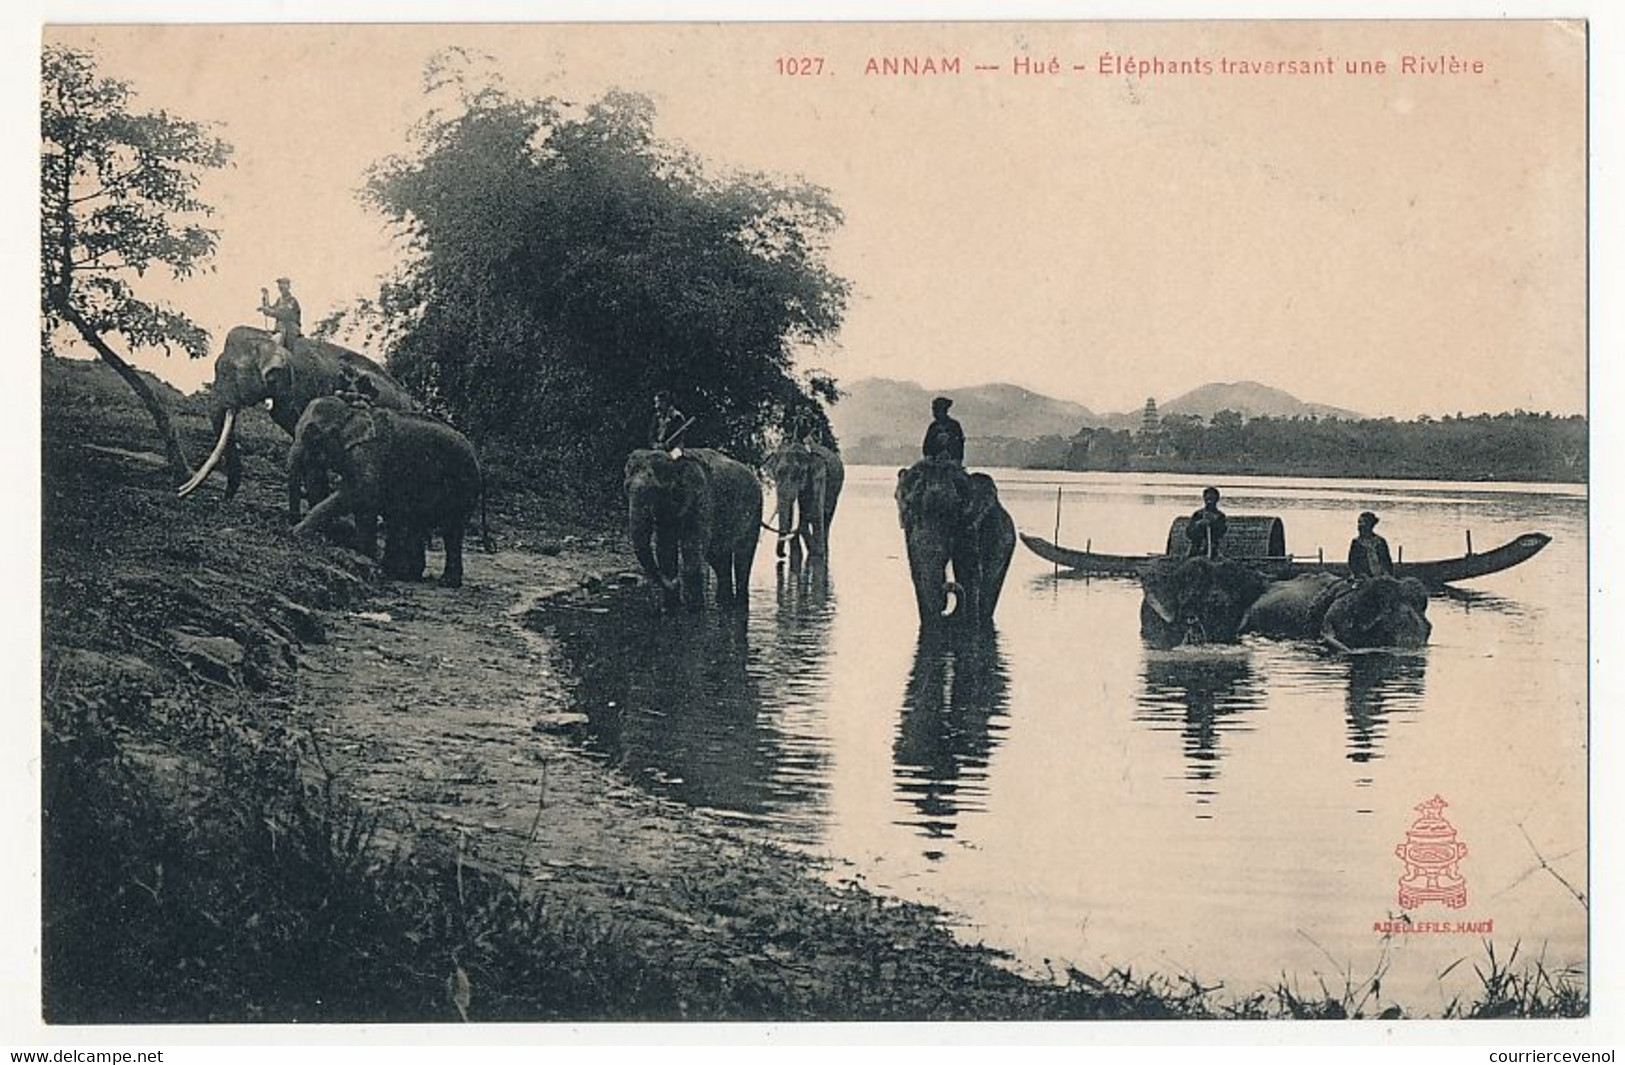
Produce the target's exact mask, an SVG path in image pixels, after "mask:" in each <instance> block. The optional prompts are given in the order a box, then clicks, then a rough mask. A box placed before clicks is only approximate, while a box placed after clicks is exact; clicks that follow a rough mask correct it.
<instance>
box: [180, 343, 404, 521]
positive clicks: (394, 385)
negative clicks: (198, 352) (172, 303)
mask: <svg viewBox="0 0 1625 1065" xmlns="http://www.w3.org/2000/svg"><path fill="white" fill-rule="evenodd" d="M356 382H366V384H365V385H363V386H362V387H364V388H365V389H367V391H368V392H369V393H370V395H371V398H372V403H373V405H374V406H377V407H386V408H389V409H391V410H403V411H405V410H412V409H413V408H414V406H415V404H414V403H413V401H412V397H411V396H410V395H409V394H408V393H407V391H406V389H405V388H404V387H402V386H401V384H400V382H398V381H396V380H395V379H394V378H393V377H391V376H389V374H388V373H386V372H385V371H384V368H383V367H381V366H379V365H378V364H377V363H375V362H373V361H372V360H371V359H369V358H367V357H366V356H365V355H358V354H356V353H355V352H353V351H350V350H349V349H347V348H341V347H339V346H338V345H337V344H329V343H328V342H327V341H325V340H317V339H314V338H312V337H300V338H299V339H298V340H295V341H294V345H293V349H292V350H291V351H290V350H289V349H287V348H285V347H283V346H282V345H281V344H280V343H278V342H277V336H276V334H275V333H271V332H267V331H266V330H264V329H255V328H254V327H253V326H247V325H240V326H238V327H237V328H235V329H233V330H232V331H231V332H229V333H227V334H226V345H225V347H224V348H223V349H221V352H220V354H219V355H218V356H217V357H216V358H215V361H214V384H213V385H212V386H211V388H210V399H211V401H212V408H211V411H210V420H211V423H212V424H213V426H214V431H215V434H216V436H217V437H218V439H217V441H216V443H215V445H214V450H213V451H212V452H210V454H209V457H208V459H206V460H205V461H204V463H203V465H202V466H200V467H199V468H198V471H197V473H195V474H193V475H192V479H191V480H189V481H187V482H186V483H185V484H183V485H181V487H180V489H179V490H178V491H179V494H180V496H181V497H182V498H184V497H186V496H189V495H191V494H192V493H193V492H194V491H196V490H197V488H198V486H199V485H201V484H202V483H203V482H204V481H205V480H206V479H207V478H208V476H209V474H211V473H213V472H214V470H215V467H216V466H218V465H219V464H220V460H221V459H222V458H224V459H225V462H226V498H227V499H230V498H231V497H232V496H234V495H236V494H237V488H238V486H239V485H240V484H241V483H242V475H243V470H242V458H241V456H240V455H239V454H238V452H237V440H236V437H235V432H234V430H235V428H236V422H237V414H238V412H239V411H242V410H246V409H248V408H249V407H256V406H259V405H260V404H261V403H264V402H265V401H266V400H270V401H271V420H272V421H274V422H276V424H278V425H280V426H281V427H282V429H283V430H284V431H285V432H286V433H287V434H288V435H289V436H293V435H294V434H295V432H297V430H298V426H299V418H300V416H301V415H303V414H304V413H305V408H306V407H307V406H309V405H310V402H311V401H312V400H314V399H316V398H318V397H320V396H331V395H332V394H333V393H334V392H335V391H337V390H338V388H339V387H340V386H341V385H345V384H351V383H356ZM302 487H303V485H301V484H300V483H297V482H292V481H290V482H289V484H288V495H289V498H290V501H291V503H290V509H292V510H294V511H295V512H296V514H295V516H296V517H297V510H298V506H297V502H296V501H297V499H298V495H299V492H300V490H301V489H302ZM311 487H312V496H313V498H320V497H321V496H322V495H325V494H326V490H325V486H323V485H320V484H313V485H312V486H311Z"/></svg>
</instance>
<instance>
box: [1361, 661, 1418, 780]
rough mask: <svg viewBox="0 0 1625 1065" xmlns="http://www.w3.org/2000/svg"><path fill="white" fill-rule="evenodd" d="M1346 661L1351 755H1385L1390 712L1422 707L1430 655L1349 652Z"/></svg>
mask: <svg viewBox="0 0 1625 1065" xmlns="http://www.w3.org/2000/svg"><path fill="white" fill-rule="evenodd" d="M1345 661H1346V662H1347V665H1348V671H1349V675H1348V699H1347V701H1346V703H1345V710H1346V713H1347V716H1348V726H1349V741H1348V757H1349V761H1351V762H1369V761H1372V760H1373V759H1376V758H1381V757H1382V741H1383V738H1384V737H1385V736H1386V735H1387V732H1388V724H1387V721H1386V720H1385V719H1386V718H1387V717H1388V715H1389V714H1392V713H1402V714H1411V713H1415V712H1416V711H1417V710H1419V709H1420V708H1421V705H1422V688H1423V683H1422V682H1423V677H1424V676H1425V674H1426V673H1427V662H1428V659H1427V655H1426V654H1425V653H1421V654H1418V653H1412V654H1396V653H1390V652H1387V651H1376V652H1371V653H1369V654H1358V655H1347V656H1345ZM1361 783H1362V784H1369V781H1368V780H1362V781H1361Z"/></svg>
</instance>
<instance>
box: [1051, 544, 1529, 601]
mask: <svg viewBox="0 0 1625 1065" xmlns="http://www.w3.org/2000/svg"><path fill="white" fill-rule="evenodd" d="M1021 542H1022V543H1024V544H1026V545H1027V548H1028V550H1030V551H1032V553H1033V554H1035V555H1037V556H1038V557H1039V558H1042V559H1043V560H1044V561H1046V562H1053V563H1055V564H1056V565H1058V566H1065V567H1066V568H1068V569H1070V570H1074V571H1076V572H1078V573H1085V574H1093V575H1095V576H1101V577H1138V576H1139V575H1140V570H1141V568H1142V567H1144V566H1145V565H1146V564H1148V563H1150V562H1152V561H1153V560H1155V559H1159V558H1164V557H1166V556H1163V555H1105V554H1100V553H1099V552H1095V551H1078V550H1076V549H1074V548H1070V547H1062V546H1060V545H1059V544H1052V543H1050V542H1049V541H1048V540H1045V539H1043V538H1042V537H1038V536H1029V535H1028V534H1026V533H1022V534H1021ZM1551 542H1552V538H1551V537H1550V536H1547V535H1546V534H1545V533H1524V534H1523V535H1522V536H1519V537H1517V538H1515V539H1512V540H1508V541H1507V542H1506V543H1504V544H1502V545H1501V546H1499V547H1495V548H1491V549H1490V550H1488V551H1479V552H1474V553H1472V554H1467V555H1462V556H1460V557H1459V558H1443V559H1434V560H1431V561H1425V562H1401V563H1399V564H1397V565H1396V566H1394V572H1395V576H1399V577H1416V578H1417V579H1419V580H1421V581H1422V582H1423V583H1424V584H1426V585H1428V586H1429V587H1434V588H1437V587H1442V586H1443V585H1446V584H1453V583H1455V582H1456V581H1465V580H1471V579H1473V578H1474V577H1484V576H1487V575H1489V574H1491V573H1499V572H1501V571H1502V570H1506V569H1511V568H1512V567H1513V566H1516V565H1517V564H1518V563H1520V562H1526V561H1528V560H1529V559H1530V558H1533V557H1534V556H1535V555H1536V554H1538V553H1539V551H1540V549H1541V548H1543V547H1545V546H1546V545H1547V544H1549V543H1551ZM1236 561H1238V562H1245V563H1246V564H1247V565H1249V566H1257V567H1259V568H1260V569H1262V570H1266V571H1268V572H1269V574H1270V576H1272V577H1296V576H1297V575H1298V574H1300V573H1335V574H1337V575H1339V576H1343V575H1345V574H1347V573H1348V564H1347V563H1344V562H1321V561H1320V560H1318V559H1314V558H1295V557H1293V556H1291V555H1279V556H1268V555H1263V556H1255V557H1249V558H1238V559H1236Z"/></svg>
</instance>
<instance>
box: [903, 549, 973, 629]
mask: <svg viewBox="0 0 1625 1065" xmlns="http://www.w3.org/2000/svg"><path fill="white" fill-rule="evenodd" d="M908 563H909V573H910V576H911V577H912V578H913V580H914V603H915V606H916V607H917V608H918V610H919V612H920V623H921V624H922V625H929V624H931V623H932V622H934V621H937V620H938V619H940V618H945V617H952V616H953V615H954V614H955V613H956V612H957V610H958V605H959V601H960V600H961V599H963V598H964V596H963V592H962V589H961V588H960V586H959V585H958V584H956V583H954V582H953V581H950V580H947V579H946V575H947V567H948V552H947V551H946V550H944V549H942V548H940V547H933V546H932V545H930V544H920V543H917V542H915V541H913V540H910V542H909V545H908Z"/></svg>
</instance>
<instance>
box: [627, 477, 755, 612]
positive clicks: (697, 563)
mask: <svg viewBox="0 0 1625 1065" xmlns="http://www.w3.org/2000/svg"><path fill="white" fill-rule="evenodd" d="M625 480H626V514H627V517H626V523H627V534H628V535H629V536H630V537H631V539H632V548H633V550H635V551H636V552H637V556H638V562H640V563H641V564H642V565H643V569H644V572H646V573H647V574H649V576H650V577H653V578H655V579H656V580H658V581H659V582H660V588H661V592H662V602H663V603H664V605H665V607H666V608H668V609H675V608H676V607H678V606H680V605H682V604H683V602H684V601H685V600H686V601H687V604H688V608H689V609H690V610H699V609H700V608H701V607H703V606H704V605H705V566H706V565H707V564H709V565H710V567H711V569H712V570H713V571H715V573H716V575H717V604H718V605H719V606H720V605H722V604H725V603H733V602H738V603H744V602H745V600H746V596H747V593H748V591H749V589H750V567H751V563H752V562H753V561H754V560H755V557H756V541H757V538H758V537H759V536H760V535H761V530H762V488H761V485H760V484H758V483H757V481H756V474H754V473H753V472H751V470H750V468H749V467H748V466H746V465H744V464H743V463H740V462H736V461H734V460H733V459H731V458H729V457H728V456H727V455H724V454H723V453H722V452H720V451H713V450H711V449H709V448H684V449H683V452H682V455H681V456H680V457H678V458H673V457H672V456H671V455H669V454H667V453H666V452H664V451H654V450H645V451H634V452H632V454H631V455H630V456H628V458H627V460H626V478H625Z"/></svg>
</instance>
